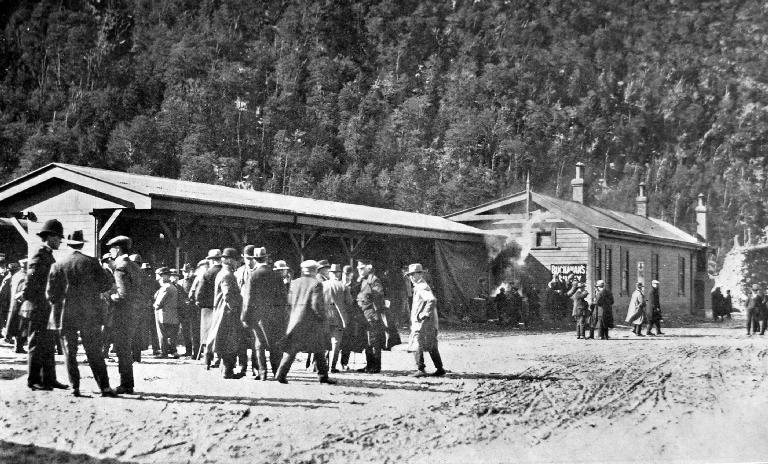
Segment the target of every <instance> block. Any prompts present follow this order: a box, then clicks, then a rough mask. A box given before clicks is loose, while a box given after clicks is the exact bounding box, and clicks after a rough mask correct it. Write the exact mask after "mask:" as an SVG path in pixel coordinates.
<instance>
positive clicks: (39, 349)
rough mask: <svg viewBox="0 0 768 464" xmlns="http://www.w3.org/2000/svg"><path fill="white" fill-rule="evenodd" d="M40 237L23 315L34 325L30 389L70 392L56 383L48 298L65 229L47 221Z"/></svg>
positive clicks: (31, 337)
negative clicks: (57, 252)
mask: <svg viewBox="0 0 768 464" xmlns="http://www.w3.org/2000/svg"><path fill="white" fill-rule="evenodd" d="M37 235H38V236H39V237H40V239H41V240H42V241H43V244H42V246H41V247H40V249H38V250H37V252H36V253H35V254H34V255H33V256H32V258H30V260H29V266H28V268H29V271H28V272H27V280H26V284H25V286H24V293H23V295H22V300H23V301H24V302H23V303H22V308H21V310H22V312H25V311H26V312H27V313H28V317H29V324H30V325H29V331H30V335H29V362H28V365H29V371H28V372H29V374H28V377H27V386H28V387H29V388H30V389H32V390H51V389H53V388H61V389H66V388H69V386H68V385H64V384H62V383H60V382H59V381H57V380H56V361H55V359H54V349H55V348H56V335H55V333H54V331H53V330H49V329H48V322H49V319H50V317H51V307H50V305H49V304H48V299H47V298H46V296H45V289H46V287H47V285H48V274H49V273H50V271H51V266H52V265H53V263H54V262H55V259H53V250H58V249H59V246H60V245H61V240H62V238H64V227H63V226H62V225H61V222H59V221H58V220H56V219H50V220H48V221H45V223H44V224H43V228H42V229H41V230H40V232H38V233H37ZM25 307H26V308H25Z"/></svg>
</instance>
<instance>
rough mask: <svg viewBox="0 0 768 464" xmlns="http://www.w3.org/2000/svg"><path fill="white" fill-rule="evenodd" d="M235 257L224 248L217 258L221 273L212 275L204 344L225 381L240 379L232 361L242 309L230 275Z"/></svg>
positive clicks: (235, 286)
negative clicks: (218, 363) (210, 349)
mask: <svg viewBox="0 0 768 464" xmlns="http://www.w3.org/2000/svg"><path fill="white" fill-rule="evenodd" d="M239 258H240V257H239V256H238V254H237V250H235V249H234V248H225V249H224V252H223V253H222V255H221V271H220V272H219V273H218V274H216V279H215V281H214V297H213V307H214V314H213V321H212V324H211V328H210V330H209V333H208V341H207V343H206V344H207V345H208V346H213V348H214V351H215V353H216V354H217V355H218V356H219V357H220V358H221V361H222V364H223V365H224V378H225V379H239V378H241V377H242V375H235V361H236V357H237V353H238V350H239V348H240V337H241V335H242V330H241V328H242V325H241V323H240V315H241V313H242V310H243V297H242V296H241V295H240V288H239V287H238V286H237V279H236V278H235V273H234V271H235V267H236V266H237V262H238V260H239Z"/></svg>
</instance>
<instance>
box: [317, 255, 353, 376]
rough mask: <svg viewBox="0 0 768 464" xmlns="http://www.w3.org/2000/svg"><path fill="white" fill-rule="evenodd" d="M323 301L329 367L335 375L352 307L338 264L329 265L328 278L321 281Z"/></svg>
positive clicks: (349, 294)
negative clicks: (329, 348)
mask: <svg viewBox="0 0 768 464" xmlns="http://www.w3.org/2000/svg"><path fill="white" fill-rule="evenodd" d="M323 300H324V303H325V313H326V316H327V318H328V326H329V328H328V330H329V332H330V336H331V353H330V357H329V358H330V367H331V372H333V373H336V372H339V371H338V369H336V363H337V362H338V360H339V354H340V353H341V343H342V341H343V339H344V330H345V329H346V327H347V325H348V320H349V309H350V308H351V306H352V294H351V293H349V289H348V288H347V287H346V286H345V285H344V284H343V283H342V282H341V266H340V265H338V264H333V265H331V267H330V271H329V278H328V280H325V281H323Z"/></svg>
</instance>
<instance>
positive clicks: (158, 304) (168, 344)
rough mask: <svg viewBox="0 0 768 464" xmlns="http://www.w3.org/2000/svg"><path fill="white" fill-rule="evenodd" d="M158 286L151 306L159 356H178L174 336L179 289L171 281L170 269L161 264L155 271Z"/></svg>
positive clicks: (176, 323)
mask: <svg viewBox="0 0 768 464" xmlns="http://www.w3.org/2000/svg"><path fill="white" fill-rule="evenodd" d="M155 274H156V275H157V281H158V282H159V284H160V288H158V289H157V291H156V292H155V295H154V301H153V303H152V308H153V309H154V311H155V325H156V328H157V338H158V339H159V340H160V357H161V358H167V357H168V356H169V355H170V356H172V357H174V358H178V357H179V355H178V354H177V353H176V345H177V343H176V338H177V336H178V333H179V313H178V310H179V290H178V289H177V288H176V285H175V284H174V283H173V282H171V274H172V270H171V269H169V268H167V267H165V266H163V267H159V268H157V270H156V271H155Z"/></svg>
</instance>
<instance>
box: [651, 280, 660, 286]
mask: <svg viewBox="0 0 768 464" xmlns="http://www.w3.org/2000/svg"><path fill="white" fill-rule="evenodd" d="M651 285H659V281H658V280H652V281H651Z"/></svg>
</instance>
